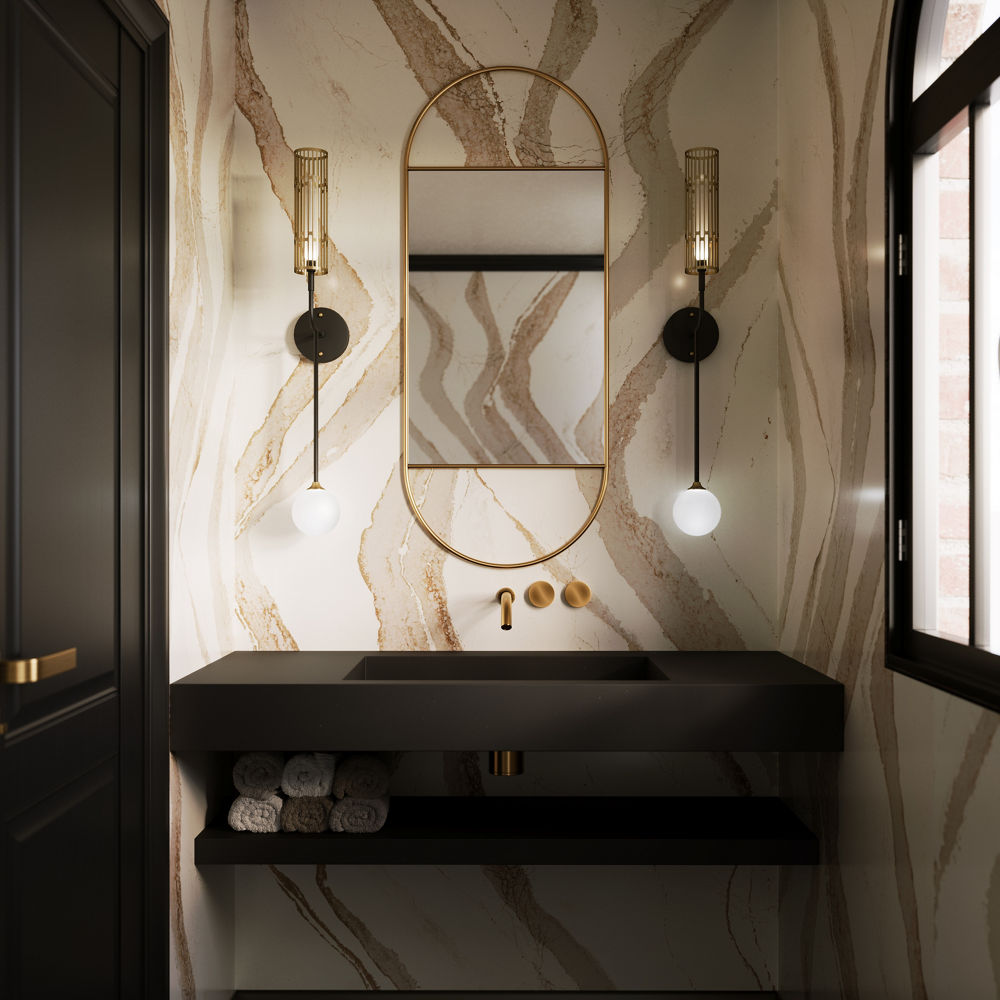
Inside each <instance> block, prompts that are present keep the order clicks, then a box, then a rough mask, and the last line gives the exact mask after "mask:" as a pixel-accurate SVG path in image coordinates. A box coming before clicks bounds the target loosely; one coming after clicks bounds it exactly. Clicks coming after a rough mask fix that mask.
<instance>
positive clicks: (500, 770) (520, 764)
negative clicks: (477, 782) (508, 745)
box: [490, 750, 524, 778]
mask: <svg viewBox="0 0 1000 1000" xmlns="http://www.w3.org/2000/svg"><path fill="white" fill-rule="evenodd" d="M490 774H495V775H497V776H498V777H500V778H512V777H514V776H515V775H517V774H524V751H523V750H491V751H490Z"/></svg>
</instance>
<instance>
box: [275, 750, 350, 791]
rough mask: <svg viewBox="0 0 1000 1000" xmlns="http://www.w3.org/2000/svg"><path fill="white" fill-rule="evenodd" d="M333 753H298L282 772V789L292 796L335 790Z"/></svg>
mask: <svg viewBox="0 0 1000 1000" xmlns="http://www.w3.org/2000/svg"><path fill="white" fill-rule="evenodd" d="M336 762H337V755H336V754H333V753H297V754H295V756H294V757H290V758H289V760H288V762H287V763H286V764H285V768H284V770H283V771H282V774H281V790H282V791H283V792H284V793H285V794H286V795H287V796H289V797H290V798H298V797H301V796H303V795H308V796H310V797H316V796H322V795H329V794H330V793H331V792H332V791H333V773H334V765H335V764H336Z"/></svg>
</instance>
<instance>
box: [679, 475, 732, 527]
mask: <svg viewBox="0 0 1000 1000" xmlns="http://www.w3.org/2000/svg"><path fill="white" fill-rule="evenodd" d="M721 518H722V504H720V503H719V500H718V498H717V497H716V495H715V494H714V493H712V492H711V491H710V490H706V489H705V487H704V486H700V485H694V486H692V487H691V488H690V489H687V490H685V491H684V492H683V493H681V494H679V495H678V497H677V499H676V500H675V501H674V524H676V525H677V527H678V528H680V529H681V531H683V532H684V534H685V535H707V534H708V533H709V532H710V531H714V530H715V526H716V525H717V524H718V523H719V521H720V519H721Z"/></svg>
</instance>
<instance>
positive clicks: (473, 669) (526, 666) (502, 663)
mask: <svg viewBox="0 0 1000 1000" xmlns="http://www.w3.org/2000/svg"><path fill="white" fill-rule="evenodd" d="M344 679H345V680H354V681H462V682H469V681H494V682H495V681H516V682H521V683H523V682H524V681H529V682H530V681H545V682H551V681H563V682H565V681H571V682H572V681H584V682H590V681H665V680H667V675H666V674H665V673H664V672H663V671H662V670H661V669H660V668H659V667H658V666H657V665H656V664H655V663H653V662H652V661H651V660H650V659H649V657H648V656H641V655H639V656H637V655H628V654H605V655H603V656H600V657H593V656H587V655H586V654H584V655H583V656H566V655H565V654H562V655H559V654H557V655H553V654H552V653H528V654H523V653H522V654H520V655H519V656H518V657H516V658H515V657H512V656H511V655H510V654H509V653H408V654H406V655H403V656H393V655H392V654H385V653H382V654H380V655H378V656H366V657H365V658H364V659H362V660H361V662H360V663H359V664H358V665H357V666H356V667H355V668H354V669H353V670H351V671H350V672H349V673H348V674H347V675H346V677H345V678H344Z"/></svg>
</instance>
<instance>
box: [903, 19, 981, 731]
mask: <svg viewBox="0 0 1000 1000" xmlns="http://www.w3.org/2000/svg"><path fill="white" fill-rule="evenodd" d="M923 8H924V2H923V0H896V6H895V10H894V12H893V23H892V32H891V35H890V42H889V64H888V73H887V81H886V158H885V163H886V237H887V244H886V245H887V249H888V250H889V253H888V254H887V260H888V262H889V263H888V264H887V267H886V333H887V336H886V352H887V354H886V399H887V413H888V417H889V419H888V420H887V422H886V427H887V429H886V485H887V491H886V493H887V495H886V523H885V528H886V532H885V534H886V568H887V571H886V664H887V666H888V667H889V668H890V669H892V670H896V671H898V672H900V673H903V674H907V675H909V676H910V677H914V678H916V679H917V680H920V681H924V682H926V683H928V684H931V685H933V686H934V687H937V688H940V689H942V690H944V691H948V692H950V693H951V694H955V695H958V696H959V697H961V698H964V699H966V700H968V701H971V702H975V703H976V704H979V705H983V706H985V707H987V708H990V709H993V710H994V711H1000V655H998V654H997V653H992V652H989V651H988V650H985V649H981V648H979V647H977V646H975V645H974V637H975V615H976V610H977V609H976V594H975V586H974V581H975V574H976V534H975V448H974V447H970V449H969V466H970V467H969V484H970V534H969V575H970V576H969V578H970V628H969V633H970V637H969V643H968V644H962V643H961V642H958V641H955V640H951V639H944V638H941V637H939V636H936V635H931V634H928V633H925V632H920V631H917V630H915V629H914V628H913V597H912V595H913V579H912V573H913V563H912V561H911V560H910V558H909V555H910V553H909V551H908V549H909V539H908V538H907V535H908V534H909V526H910V525H911V524H912V469H913V426H912V400H913V394H912V361H913V359H912V319H913V317H912V275H911V273H910V271H911V268H910V267H909V265H908V263H907V261H908V259H913V258H914V257H915V256H916V255H915V254H914V253H913V252H912V246H911V236H910V234H911V233H912V231H913V226H912V221H913V168H914V159H915V157H916V156H918V155H921V154H924V153H929V152H933V151H935V150H936V149H937V148H939V146H941V145H943V144H945V143H946V142H947V141H948V140H949V139H951V138H952V137H953V136H954V135H955V134H957V132H958V131H960V129H961V128H962V127H964V123H963V124H962V125H959V126H957V127H956V125H955V122H956V116H958V115H960V114H961V113H962V111H963V109H967V111H968V123H969V129H970V138H969V144H970V152H969V159H970V183H969V198H970V217H969V222H970V234H969V243H970V258H971V260H972V261H974V260H975V211H974V209H975V191H976V185H977V183H981V181H978V180H977V177H976V174H975V167H974V163H975V124H974V118H975V116H974V114H973V110H974V108H975V107H977V106H980V105H983V104H989V103H991V95H992V97H993V98H994V99H996V100H1000V20H998V21H996V22H994V23H993V24H992V25H990V26H989V27H988V28H987V29H986V30H985V31H984V32H983V33H982V34H981V35H980V36H979V37H978V38H977V39H976V40H975V41H974V42H973V43H972V45H970V46H969V48H968V49H967V50H966V51H965V52H964V53H963V54H962V55H960V56H959V57H958V58H957V59H956V60H955V61H954V62H953V63H952V64H951V65H950V66H949V67H948V68H947V69H946V70H945V71H944V72H943V73H942V74H941V75H940V76H939V77H938V79H937V80H935V81H934V83H932V84H931V85H930V86H929V87H928V88H927V89H926V90H925V91H924V92H923V93H922V94H921V95H920V96H919V97H917V98H916V99H915V100H914V98H913V77H914V70H915V68H916V58H917V36H918V29H919V25H920V18H921V13H922V10H923ZM949 126H950V127H949ZM975 278H976V275H975V268H974V266H970V269H969V314H970V322H969V331H970V333H969V348H970V354H969V357H970V432H971V433H974V428H975V423H974V418H975V395H974V385H975V374H974V373H975V363H976V355H975V343H974V337H973V330H974V315H975Z"/></svg>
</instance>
